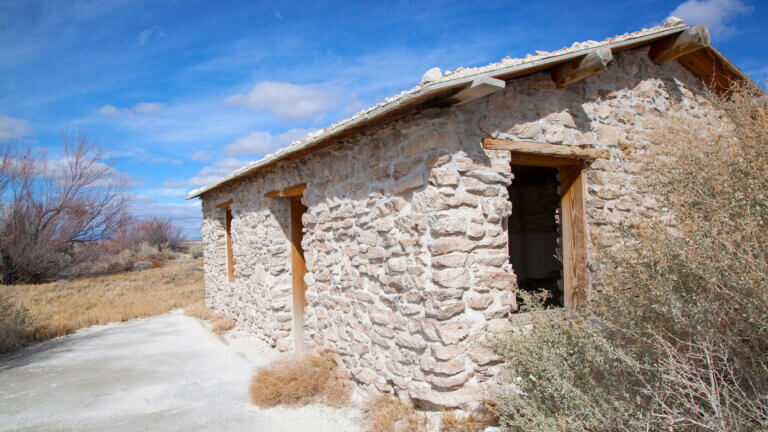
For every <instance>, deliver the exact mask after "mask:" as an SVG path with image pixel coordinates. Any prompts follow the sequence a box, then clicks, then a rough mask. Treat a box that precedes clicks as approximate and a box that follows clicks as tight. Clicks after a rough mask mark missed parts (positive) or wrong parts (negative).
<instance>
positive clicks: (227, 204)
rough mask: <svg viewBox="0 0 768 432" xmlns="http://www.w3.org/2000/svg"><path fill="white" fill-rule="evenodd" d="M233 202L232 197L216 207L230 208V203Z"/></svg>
mask: <svg viewBox="0 0 768 432" xmlns="http://www.w3.org/2000/svg"><path fill="white" fill-rule="evenodd" d="M230 204H232V199H230V200H229V201H225V202H223V203H221V204H219V205H217V206H216V208H229V205H230Z"/></svg>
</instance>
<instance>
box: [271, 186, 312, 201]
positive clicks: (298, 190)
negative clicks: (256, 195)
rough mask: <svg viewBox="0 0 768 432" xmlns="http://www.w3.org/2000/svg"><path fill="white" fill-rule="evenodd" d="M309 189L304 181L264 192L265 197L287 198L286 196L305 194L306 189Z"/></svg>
mask: <svg viewBox="0 0 768 432" xmlns="http://www.w3.org/2000/svg"><path fill="white" fill-rule="evenodd" d="M305 189H307V184H306V183H302V184H298V185H295V186H289V187H287V188H284V189H276V190H273V191H269V192H267V193H265V194H264V197H265V198H286V197H298V196H302V195H304V190H305Z"/></svg>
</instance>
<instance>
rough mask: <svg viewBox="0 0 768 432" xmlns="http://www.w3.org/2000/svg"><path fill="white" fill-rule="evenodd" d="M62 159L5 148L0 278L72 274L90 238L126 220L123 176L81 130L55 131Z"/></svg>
mask: <svg viewBox="0 0 768 432" xmlns="http://www.w3.org/2000/svg"><path fill="white" fill-rule="evenodd" d="M63 144H64V145H63V148H64V156H63V157H62V159H60V160H52V159H51V158H49V157H48V155H47V154H45V153H33V152H32V151H30V150H26V151H18V150H16V151H14V150H13V149H10V148H8V149H5V151H4V152H3V153H2V168H0V187H1V188H2V189H0V201H2V213H0V258H2V264H3V283H12V282H14V281H15V280H17V279H21V280H25V281H33V282H36V281H41V280H45V279H50V278H54V277H61V276H70V275H73V274H77V273H78V272H80V271H81V270H82V268H83V266H84V265H85V264H86V263H88V262H91V261H93V259H94V258H95V257H96V254H97V253H98V250H97V248H96V247H94V245H95V243H96V242H98V241H100V240H104V239H107V238H109V237H110V236H111V235H112V234H113V233H114V232H116V231H117V230H118V229H119V228H120V227H121V226H123V225H125V223H126V222H127V221H128V213H127V211H126V207H127V203H128V200H129V195H127V194H126V193H125V187H126V186H127V179H126V178H125V177H124V176H121V175H120V174H119V173H118V172H117V171H116V170H114V168H113V166H114V160H112V159H110V158H108V157H106V156H107V155H106V154H105V153H104V151H103V150H102V149H101V148H100V147H99V146H98V145H97V144H96V143H95V142H94V141H93V140H92V139H91V138H90V137H89V136H88V134H87V133H86V132H83V131H78V132H74V133H72V132H69V133H66V134H65V135H64V136H63Z"/></svg>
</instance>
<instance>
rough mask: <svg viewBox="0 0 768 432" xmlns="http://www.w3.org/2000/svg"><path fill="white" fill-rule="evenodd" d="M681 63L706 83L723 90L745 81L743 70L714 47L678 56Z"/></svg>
mask: <svg viewBox="0 0 768 432" xmlns="http://www.w3.org/2000/svg"><path fill="white" fill-rule="evenodd" d="M678 61H679V62H680V64H681V65H682V66H683V67H684V68H686V69H688V70H689V71H691V72H692V73H693V74H694V75H696V76H697V77H699V78H701V79H702V81H704V85H706V86H711V87H713V88H714V89H715V90H717V91H720V92H723V91H728V90H730V88H731V83H732V82H735V81H743V78H742V76H741V72H740V71H739V70H738V68H737V67H736V66H734V65H733V64H732V63H730V62H729V61H727V59H724V58H723V57H721V56H719V55H718V54H717V52H716V50H714V49H713V48H711V47H710V48H707V49H702V50H698V51H694V52H692V53H688V54H686V55H683V56H681V57H680V58H678Z"/></svg>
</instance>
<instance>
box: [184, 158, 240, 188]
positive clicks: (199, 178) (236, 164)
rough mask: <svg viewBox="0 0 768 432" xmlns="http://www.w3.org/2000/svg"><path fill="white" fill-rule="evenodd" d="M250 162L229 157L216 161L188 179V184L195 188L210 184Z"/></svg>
mask: <svg viewBox="0 0 768 432" xmlns="http://www.w3.org/2000/svg"><path fill="white" fill-rule="evenodd" d="M246 164H248V162H245V161H241V160H240V159H235V158H227V159H221V160H218V161H216V163H215V164H213V165H212V166H207V167H205V168H203V169H201V170H200V172H198V173H197V175H195V176H194V177H192V178H190V179H188V180H187V181H186V184H187V185H188V186H190V187H193V188H199V187H203V186H206V185H208V184H209V183H211V182H213V181H215V180H218V179H220V178H222V177H224V176H226V175H227V174H230V173H232V171H234V170H236V169H238V168H242V167H243V166H245V165H246Z"/></svg>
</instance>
